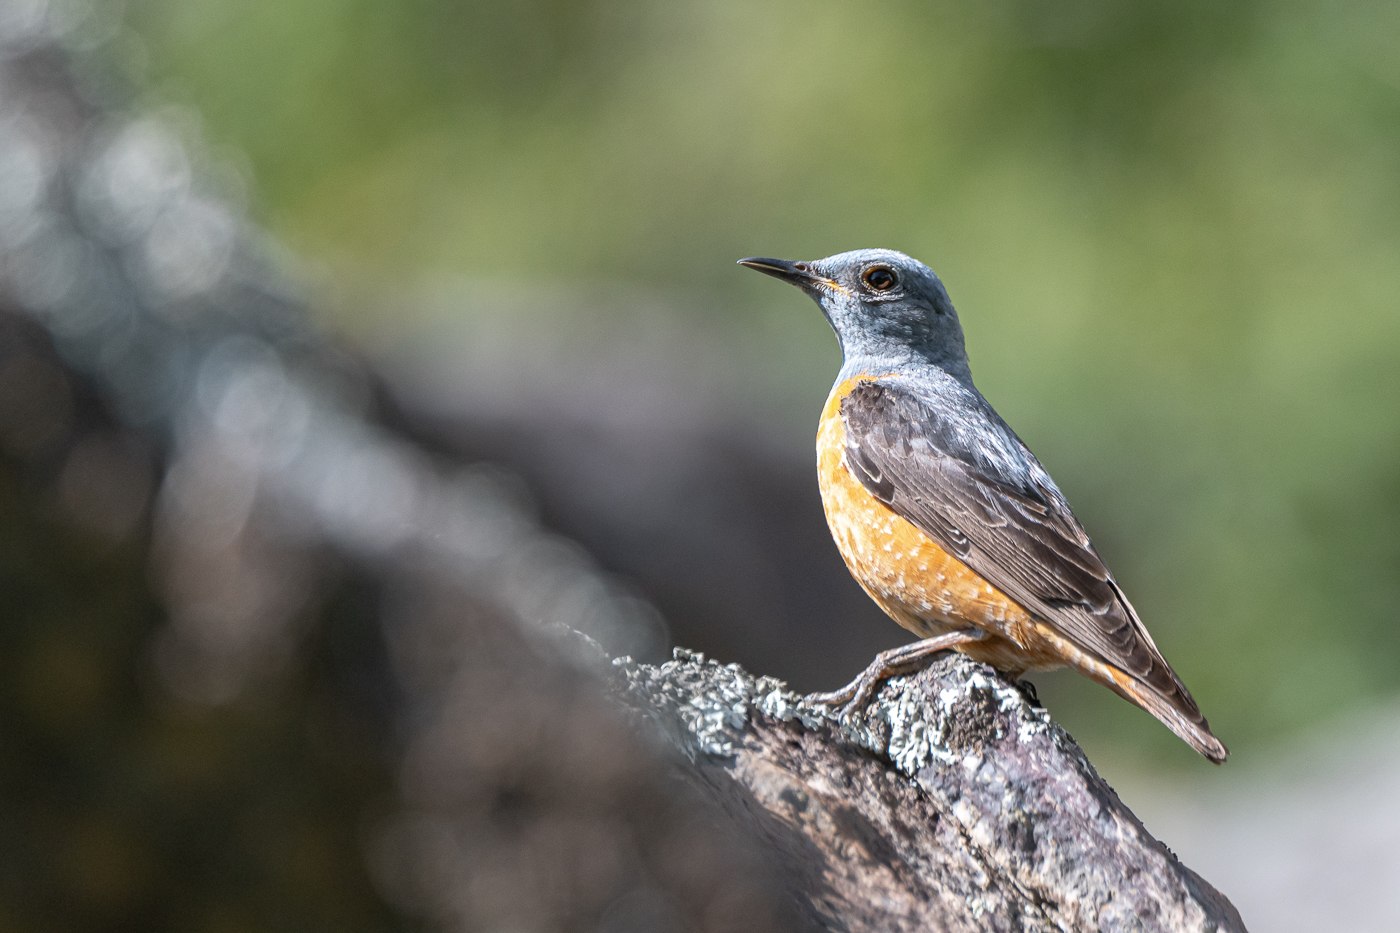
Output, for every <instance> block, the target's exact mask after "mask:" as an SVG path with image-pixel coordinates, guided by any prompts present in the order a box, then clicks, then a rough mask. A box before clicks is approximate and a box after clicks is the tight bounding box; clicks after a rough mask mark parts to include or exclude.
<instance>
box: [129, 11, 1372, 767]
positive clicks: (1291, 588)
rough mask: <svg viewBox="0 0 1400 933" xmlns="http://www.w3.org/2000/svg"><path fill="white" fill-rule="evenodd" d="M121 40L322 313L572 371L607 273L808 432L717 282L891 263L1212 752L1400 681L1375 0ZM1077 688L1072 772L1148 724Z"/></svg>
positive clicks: (390, 15) (423, 19)
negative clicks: (952, 320)
mask: <svg viewBox="0 0 1400 933" xmlns="http://www.w3.org/2000/svg"><path fill="white" fill-rule="evenodd" d="M130 25H131V27H132V32H131V34H130V36H129V37H128V46H127V53H128V55H129V57H130V59H131V60H132V61H133V62H135V63H136V64H137V66H138V67H140V68H141V69H143V73H144V76H145V81H144V84H145V87H146V88H147V89H148V92H149V95H150V96H151V99H152V101H156V102H160V103H161V104H162V105H168V104H170V102H172V101H174V102H178V103H184V104H187V105H188V107H189V111H190V112H191V113H197V114H198V116H199V118H200V119H201V120H202V121H203V126H202V129H203V132H204V134H205V136H206V138H207V139H209V140H210V141H211V142H213V143H214V144H216V145H217V146H221V147H226V148H227V149H228V150H229V151H232V152H238V153H243V154H245V155H246V165H247V166H248V169H249V171H248V178H249V179H250V182H251V183H250V185H249V188H250V190H252V191H253V192H254V194H253V196H252V198H253V200H252V205H253V212H254V215H255V216H257V217H259V218H260V219H262V220H263V221H264V222H265V223H266V224H267V225H268V226H269V227H270V228H271V229H272V230H273V231H274V232H275V233H276V234H277V235H278V236H279V237H280V238H281V239H282V240H283V241H284V242H285V243H286V244H288V245H289V246H291V247H292V249H293V250H294V252H295V253H297V254H298V255H299V256H300V257H301V258H303V259H305V260H306V261H308V262H310V263H312V265H313V268H315V269H316V270H317V271H318V277H319V281H320V283H321V284H322V285H323V286H324V287H325V288H326V290H327V293H328V294H329V295H330V300H328V301H327V302H326V303H325V305H324V307H326V308H328V309H330V311H329V313H333V314H336V315H339V317H338V318H337V319H336V320H333V321H331V323H332V324H333V325H335V326H338V327H342V328H344V329H346V330H348V331H349V332H351V333H359V334H371V335H379V336H380V337H382V335H384V334H385V333H393V334H396V335H399V336H400V337H402V338H403V339H405V340H412V339H422V334H424V333H427V334H434V333H441V332H446V333H459V332H460V331H461V329H463V328H465V329H466V330H467V331H470V329H471V327H473V326H482V327H485V326H487V322H477V321H474V320H473V316H475V317H490V316H491V315H492V313H493V311H492V310H491V308H490V307H489V306H488V307H484V308H483V307H482V306H480V305H474V306H460V305H459V306H453V307H451V308H450V310H449V311H447V312H444V311H442V310H432V309H431V308H430V307H429V306H428V304H427V303H423V304H415V303H413V302H387V301H384V300H383V296H384V295H385V294H387V293H390V292H391V291H394V292H401V291H402V290H403V289H405V288H408V287H418V286H421V285H422V283H425V282H434V281H451V280H459V279H468V280H472V281H479V282H486V283H490V285H491V287H492V288H494V289H496V290H497V292H499V293H504V294H511V295H517V296H518V295H529V294H532V292H533V290H536V289H539V290H541V293H542V294H548V295H549V296H550V298H549V300H542V301H538V302H534V301H529V300H525V301H515V302H511V303H509V314H510V315H511V321H510V326H512V327H516V328H519V329H520V330H521V331H522V332H525V333H533V332H536V331H537V330H543V329H555V330H562V331H564V332H565V333H570V334H577V335H579V338H578V339H579V341H580V344H579V350H578V352H579V353H580V354H587V353H588V352H589V348H588V337H587V335H588V334H590V333H604V334H607V335H608V336H607V338H606V339H608V340H609V341H614V342H615V341H624V342H625V341H626V340H628V339H629V328H631V327H633V326H634V324H635V319H634V318H632V317H628V318H627V319H626V321H625V322H624V323H623V324H621V325H614V324H612V323H610V322H609V321H607V320H606V319H605V318H606V316H607V314H608V307H609V305H608V302H607V301H594V302H585V301H584V300H582V299H580V300H579V301H578V302H577V303H575V302H573V301H571V300H570V299H569V295H570V294H571V293H575V294H578V295H590V294H594V293H596V292H597V291H598V290H599V289H600V288H602V287H604V286H603V285H602V283H613V282H620V283H624V284H625V285H627V286H628V287H632V288H635V289H639V290H641V294H643V295H646V296H653V297H655V298H656V301H657V304H658V310H657V311H656V314H657V315H658V316H666V315H692V316H694V317H696V318H698V319H699V323H698V324H697V325H696V326H697V327H699V328H700V329H702V330H703V331H704V332H705V333H707V334H709V335H711V336H712V338H713V339H714V341H715V342H716V343H717V344H718V345H720V346H729V347H732V348H733V354H732V356H731V357H728V358H727V359H728V360H729V365H726V366H724V367H723V368H722V369H720V370H719V371H717V372H715V373H714V374H713V377H712V379H713V382H714V383H715V384H716V386H718V385H719V384H720V383H723V388H716V389H715V391H716V392H717V393H718V394H722V395H723V396H724V397H726V398H731V399H746V400H749V404H751V405H753V406H754V407H755V408H758V409H764V410H766V411H768V412H771V413H772V414H771V417H772V418H773V419H775V420H776V421H777V422H778V423H780V424H781V425H782V427H781V428H779V429H777V430H778V433H779V435H780V437H781V438H782V440H783V442H784V443H787V442H789V441H791V443H793V444H795V445H800V444H805V443H807V441H806V440H805V438H806V437H807V435H808V434H809V433H810V431H811V428H812V426H813V425H812V422H813V420H814V415H815V412H816V410H817V407H818V405H819V403H820V401H821V399H822V397H823V394H824V391H825V388H826V386H827V384H828V382H829V379H830V376H831V374H832V373H833V372H834V369H835V367H836V359H835V350H834V345H833V342H832V340H831V338H830V335H829V334H828V333H827V332H826V330H825V328H824V326H823V325H822V324H821V323H820V320H819V318H818V317H817V316H816V315H815V314H814V313H813V312H812V309H810V308H807V307H805V306H804V305H802V304H801V299H800V298H798V297H797V296H795V295H792V294H788V293H786V292H784V291H781V290H779V289H777V288H776V287H775V286H774V285H773V283H771V282H767V281H763V280H760V279H759V278H758V277H757V276H752V275H747V274H744V273H742V272H741V271H740V270H737V269H735V268H733V266H732V262H733V260H734V259H735V258H737V257H739V256H742V255H748V254H751V253H762V254H768V255H779V256H791V257H805V258H814V257H817V256H821V255H826V254H829V253H832V252H836V251H839V250H844V249H848V248H854V247H861V246H875V245H879V246H891V247H895V248H899V249H903V250H905V251H907V252H910V253H912V254H914V255H916V256H918V257H920V258H923V259H925V260H926V261H928V262H929V263H930V264H932V265H933V266H934V267H935V268H936V269H937V270H938V271H939V272H940V274H941V275H942V276H943V277H944V279H945V281H946V282H947V283H948V285H949V287H950V290H951V291H952V293H953V296H954V299H955V301H956V302H957V303H958V306H959V308H960V310H961V312H962V317H963V319H964V322H965V325H966V327H967V330H968V332H969V344H970V349H971V352H972V355H973V362H974V371H975V373H976V376H977V378H978V382H979V385H980V386H981V388H982V389H983V391H984V392H985V393H986V394H987V395H988V396H989V397H990V398H991V399H992V401H993V402H994V404H996V405H997V406H998V407H999V409H1000V410H1001V411H1002V412H1003V414H1005V415H1006V417H1007V418H1008V420H1010V421H1011V422H1012V423H1013V424H1014V425H1015V426H1016V427H1017V428H1018V430H1019V431H1020V433H1021V434H1022V435H1023V436H1024V437H1025V438H1026V439H1027V441H1028V442H1029V443H1030V444H1031V446H1032V447H1033V448H1034V449H1035V450H1036V451H1037V452H1038V453H1039V455H1040V457H1041V459H1042V460H1044V461H1045V462H1046V464H1047V465H1048V466H1049V467H1050V469H1051V471H1052V472H1053V473H1054V474H1055V476H1056V477H1057V478H1058V480H1059V482H1060V483H1061V485H1062V486H1063V487H1064V488H1065V490H1066V491H1067V493H1068V494H1069V495H1070V498H1071V499H1072V501H1074V502H1075V503H1076V507H1077V509H1078V510H1079V511H1080V513H1081V515H1082V517H1083V518H1084V520H1085V522H1086V524H1087V525H1088V527H1089V528H1090V530H1091V532H1093V533H1094V534H1095V537H1096V539H1097V540H1098V543H1099V544H1100V547H1101V549H1102V550H1103V551H1104V552H1105V553H1106V555H1107V556H1108V557H1109V558H1110V561H1111V563H1112V564H1113V565H1114V567H1115V569H1116V570H1117V573H1118V575H1119V577H1120V578H1121V579H1122V580H1123V581H1124V582H1125V584H1126V586H1127V588H1128V590H1129V592H1130V594H1131V595H1132V596H1133V598H1134V600H1135V602H1136V603H1137V604H1138V606H1139V608H1140V609H1141V611H1142V613H1143V615H1144V616H1145V617H1146V618H1147V620H1148V622H1149V624H1150V625H1151V627H1152V629H1153V631H1154V632H1155V633H1157V634H1158V639H1159V641H1160V642H1161V643H1162V645H1163V647H1164V649H1165V650H1166V652H1167V654H1168V656H1169V657H1170V658H1171V659H1172V660H1173V662H1174V663H1175V664H1176V666H1177V667H1178V668H1179V669H1180V670H1181V671H1182V672H1183V674H1184V676H1185V677H1186V679H1187V681H1188V682H1189V683H1190V684H1191V686H1192V687H1193V689H1194V690H1195V692H1196V693H1197V695H1198V697H1199V698H1200V700H1201V703H1202V706H1203V707H1204V708H1205V709H1206V710H1207V712H1208V713H1209V714H1210V716H1211V717H1212V720H1213V721H1214V722H1215V723H1217V725H1218V728H1219V731H1220V732H1221V734H1222V735H1224V736H1225V737H1226V738H1227V740H1229V741H1230V743H1231V744H1232V745H1234V746H1235V747H1236V748H1237V749H1238V748H1240V747H1248V744H1249V743H1251V742H1253V741H1255V740H1257V739H1266V738H1270V737H1279V736H1284V735H1287V734H1290V733H1292V732H1294V731H1295V730H1298V729H1300V728H1301V727H1303V726H1305V725H1306V724H1308V723H1310V722H1314V721H1317V720H1320V719H1323V718H1325V717H1329V716H1333V715H1334V714H1337V713H1338V712H1339V711H1343V710H1346V709H1350V708H1355V707H1358V706H1360V705H1363V704H1367V703H1369V702H1371V701H1374V700H1376V699H1377V698H1380V697H1384V696H1388V695H1391V694H1393V693H1394V691H1395V690H1396V688H1397V687H1400V663H1397V662H1400V641H1398V640H1397V638H1396V634H1395V607H1396V606H1397V605H1400V536H1397V535H1396V534H1395V524H1396V518H1397V516H1400V469H1397V462H1400V412H1397V401H1400V377H1397V372H1400V314H1397V307H1396V297H1395V296H1396V291H1397V288H1396V287H1397V285H1400V94H1398V93H1397V88H1400V55H1398V54H1396V53H1397V48H1396V40H1395V37H1396V35H1400V7H1396V6H1395V5H1393V4H1385V3H1378V2H1377V3H1352V4H1345V5H1342V6H1337V5H1331V4H1322V3H1305V2H1282V3H1235V4H1215V3H1205V2H1195V3H1185V4H1183V3H1179V2H1172V3H1165V2H1153V3H1142V4H1133V5H1120V4H1111V3H1068V4H1044V3H1039V2H1025V3H1014V2H1012V3H1006V2H1002V3H987V4H949V3H934V4H925V3H917V2H913V0H906V2H881V3H875V4H868V5H862V6H860V7H855V6H853V5H850V4H842V3H829V2H825V3H823V2H816V3H813V2H804V3H796V2H778V3H771V4H766V5H764V6H762V7H761V8H759V7H755V6H754V5H752V4H747V3H735V2H728V3H726V2H714V3H700V4H688V5H678V4H643V3H636V2H619V0H584V2H572V0H571V2H550V0H534V2H529V0H526V2H512V3H502V4H462V3H457V2H449V0H436V2H433V0H412V2H400V3H394V4H385V3H381V2H375V0H301V2H298V3H295V4H254V5H249V4H246V3H240V2H235V0H179V2H175V0H169V2H145V3H140V4H138V5H136V6H135V7H134V8H133V9H132V10H131V17H130ZM370 296H372V297H370ZM385 313H392V314H393V318H392V320H387V319H384V318H382V317H376V315H383V314H385ZM498 313H501V314H504V313H506V312H504V311H502V312H498ZM464 316H466V319H464ZM656 326H657V327H664V326H665V325H664V324H662V323H658V324H656ZM415 334H416V335H418V336H417V338H415V337H414V335H415ZM447 339H456V338H447ZM661 345H662V350H661V351H660V352H665V349H666V346H667V345H666V342H665V340H664V339H663V340H662V341H661ZM655 347H656V341H652V342H650V343H649V344H648V348H649V349H648V352H658V351H656V349H655ZM670 349H672V350H674V351H675V354H676V356H677V359H678V360H679V359H681V358H683V357H684V356H685V355H686V353H687V347H686V346H685V345H684V343H683V342H682V341H680V340H677V341H676V342H675V344H674V345H673V346H671V347H670ZM764 361H767V362H766V363H765V362H764ZM700 381H701V383H702V384H703V382H704V380H703V379H701V380H700ZM758 400H762V401H761V402H760V401H758ZM765 417H770V415H767V414H765ZM677 533H678V534H681V533H683V532H681V531H678V532H677ZM862 660H863V659H857V658H852V659H850V667H851V669H852V670H854V669H855V668H856V667H857V666H858V665H859V663H861V662H862ZM1069 680H1070V679H1069V678H1064V677H1060V678H1047V686H1048V687H1049V693H1050V694H1051V699H1050V703H1051V706H1052V708H1055V709H1057V710H1058V709H1059V708H1061V707H1060V706H1057V704H1060V705H1062V706H1063V707H1064V708H1065V716H1066V718H1067V721H1069V722H1070V723H1071V726H1072V728H1073V729H1074V731H1076V733H1077V734H1080V735H1081V736H1082V737H1083V738H1084V739H1085V741H1086V742H1088V743H1089V744H1090V747H1091V750H1093V749H1095V748H1098V747H1102V748H1103V749H1105V753H1107V754H1110V755H1111V754H1112V747H1113V745H1112V743H1111V742H1103V743H1102V745H1096V743H1097V742H1098V740H1099V738H1100V736H1109V737H1111V736H1112V735H1113V734H1114V732H1115V730H1134V731H1135V732H1140V731H1141V730H1142V729H1143V727H1144V726H1145V723H1144V722H1142V721H1141V719H1140V717H1138V716H1137V715H1136V714H1133V713H1132V712H1131V711H1127V710H1120V709H1119V707H1120V705H1121V704H1118V703H1116V702H1114V701H1112V700H1111V699H1110V698H1108V697H1106V696H1102V695H1100V694H1099V693H1097V692H1093V691H1087V690H1084V689H1081V688H1080V687H1079V686H1078V685H1076V684H1073V683H1070V682H1068V681H1069ZM1050 681H1053V682H1050ZM812 686H818V685H812ZM1090 709H1092V714H1089V712H1088V710H1090ZM1155 738H1156V740H1157V741H1158V742H1159V747H1161V748H1167V747H1170V745H1171V737H1170V736H1169V735H1167V734H1166V733H1165V732H1161V733H1160V734H1158V735H1156V736H1155ZM1142 745H1143V740H1142V737H1141V736H1140V735H1139V736H1137V738H1135V740H1134V748H1135V753H1136V750H1137V749H1140V748H1141V747H1142ZM1167 760H1170V761H1172V762H1173V763H1176V764H1184V765H1187V766H1191V765H1194V762H1192V761H1190V760H1189V758H1187V757H1186V756H1178V755H1171V756H1169V757H1168V759H1167Z"/></svg>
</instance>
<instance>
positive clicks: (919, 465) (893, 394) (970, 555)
mask: <svg viewBox="0 0 1400 933" xmlns="http://www.w3.org/2000/svg"><path fill="white" fill-rule="evenodd" d="M841 413H842V417H843V418H844V420H845V425H846V439H847V440H846V443H847V447H846V463H847V466H848V468H849V469H850V470H851V472H852V474H853V475H855V476H856V477H857V478H858V479H859V480H860V481H861V483H862V484H863V485H864V486H865V487H866V488H867V489H868V490H870V492H871V493H872V494H873V495H875V496H877V497H878V498H879V499H880V500H881V501H883V502H885V503H886V504H887V505H888V506H889V507H890V508H891V509H893V510H894V511H895V512H897V513H898V514H899V515H901V516H903V517H904V518H905V519H907V520H908V521H909V522H911V523H913V524H914V525H916V526H917V527H918V528H919V529H920V530H922V531H923V532H924V533H925V534H927V535H929V536H930V537H932V538H933V539H934V540H935V541H937V542H938V543H939V544H940V545H941V546H943V547H944V548H945V549H947V550H948V551H949V552H950V553H952V554H954V555H956V556H957V557H958V558H959V559H960V560H962V561H963V562H964V563H966V564H967V565H968V566H969V567H971V568H972V569H973V570H975V571H976V572H977V573H978V574H980V575H981V576H983V577H984V578H985V579H986V580H987V581H988V582H989V583H991V584H992V585H993V586H995V587H997V588H998V589H1000V590H1001V591H1002V592H1004V593H1006V594H1007V595H1008V596H1010V597H1011V598H1012V599H1015V600H1016V601H1017V602H1018V603H1020V604H1021V606H1022V607H1024V608H1025V609H1026V610H1027V611H1028V612H1030V613H1031V614H1033V615H1034V616H1036V617H1037V618H1039V619H1041V620H1043V621H1045V622H1048V623H1050V624H1051V625H1052V626H1053V627H1054V629H1055V630H1056V631H1058V632H1059V633H1060V634H1062V635H1063V636H1064V637H1065V638H1067V639H1069V640H1070V641H1071V642H1072V643H1073V644H1074V645H1075V646H1077V647H1078V648H1080V649H1081V650H1084V651H1087V652H1089V653H1091V654H1092V655H1094V656H1097V657H1098V658H1099V659H1101V660H1102V661H1104V662H1106V663H1108V664H1110V665H1112V666H1113V667H1116V668H1119V669H1121V670H1122V671H1123V672H1125V673H1127V674H1129V675H1131V676H1132V677H1133V678H1134V679H1136V680H1138V681H1141V682H1142V684H1143V685H1144V686H1146V687H1148V688H1150V689H1152V690H1153V691H1155V692H1157V693H1160V694H1161V695H1162V696H1163V697H1164V698H1165V699H1167V700H1169V701H1170V702H1171V703H1172V705H1173V706H1176V707H1177V708H1178V709H1179V710H1180V712H1181V713H1182V714H1183V715H1185V716H1186V717H1188V718H1189V719H1190V720H1191V721H1192V722H1195V723H1198V724H1200V725H1202V726H1204V724H1205V719H1204V717H1202V716H1201V713H1200V710H1199V709H1198V708H1197V706H1196V702H1195V700H1194V699H1192V697H1191V694H1190V693H1189V692H1188V691H1187V690H1186V687H1185V686H1184V685H1183V684H1182V683H1181V680H1180V679H1179V678H1178V677H1177V676H1176V673H1175V672H1174V671H1173V670H1172V669H1171V666H1170V665H1168V664H1167V662H1166V660H1165V659H1164V658H1163V657H1162V655H1161V653H1160V652H1159V651H1158V650H1157V646H1156V645H1155V644H1153V642H1152V638H1151V636H1150V635H1148V633H1147V630H1146V628H1145V627H1144V626H1143V624H1142V621H1141V620H1140V619H1139V618H1138V616H1137V613H1136V612H1135V611H1134V610H1133V608H1132V606H1131V604H1129V602H1128V600H1127V599H1126V597H1124V595H1123V593H1122V591H1121V590H1120V589H1119V588H1118V584H1117V583H1116V582H1115V581H1114V579H1113V575H1112V574H1111V573H1110V572H1109V570H1108V568H1107V567H1106V566H1105V565H1104V563H1103V561H1102V560H1101V559H1100V557H1099V555H1098V553H1097V552H1096V551H1095V550H1094V546H1093V544H1092V543H1091V542H1090V541H1089V536H1088V535H1087V534H1085V532H1084V529H1083V527H1082V526H1081V525H1080V524H1079V522H1078V520H1077V519H1076V518H1075V517H1074V514H1073V513H1072V512H1071V511H1070V509H1069V504H1068V503H1067V502H1066V501H1065V498H1064V496H1063V495H1062V494H1061V493H1060V491H1059V490H1058V489H1057V488H1056V487H1055V485H1054V483H1053V481H1051V480H1050V477H1049V476H1048V474H1046V473H1045V472H1044V469H1043V468H1041V467H1040V464H1039V462H1038V461H1036V460H1035V458H1034V457H1033V456H1032V455H1031V453H1030V451H1029V450H1027V449H1025V447H1024V445H1022V444H1021V443H1020V441H1019V439H1017V438H1016V437H1015V435H1014V434H1013V433H1012V432H1011V430H1010V429H1009V428H1006V427H1005V426H1004V425H1003V424H1002V423H1001V422H1000V420H999V419H997V420H995V421H990V422H987V423H986V426H987V427H990V428H992V429H993V430H994V431H995V432H997V437H996V438H995V439H996V440H998V441H1000V442H1001V443H1003V444H1004V445H1012V444H1014V445H1015V448H1016V450H1015V453H1016V454H1017V456H1018V458H1019V459H1017V460H1015V461H1014V463H1015V465H1016V466H1017V467H1019V469H1006V470H998V469H997V464H996V462H995V460H994V459H993V458H992V457H989V456H987V455H986V453H985V451H979V450H977V449H976V446H975V445H976V440H975V439H970V438H975V435H976V433H977V432H976V431H971V430H969V425H968V424H967V423H966V422H958V421H956V420H955V419H952V418H949V417H946V416H944V415H942V414H941V413H940V412H939V411H937V410H936V409H935V408H934V407H933V406H932V405H930V404H929V403H927V402H925V401H924V400H923V399H921V398H919V397H918V396H917V395H915V394H914V393H912V392H910V391H908V390H906V389H902V388H900V387H898V386H892V385H890V384H888V383H877V382H862V383H860V384H858V385H857V386H856V387H855V388H854V389H853V390H852V392H851V393H850V394H849V395H848V396H847V397H846V399H845V400H844V401H843V403H842V407H841ZM987 416H988V417H989V418H992V419H995V417H996V416H995V415H994V414H991V413H990V412H988V413H987ZM999 474H1002V475H999ZM1207 728H1208V727H1207Z"/></svg>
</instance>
